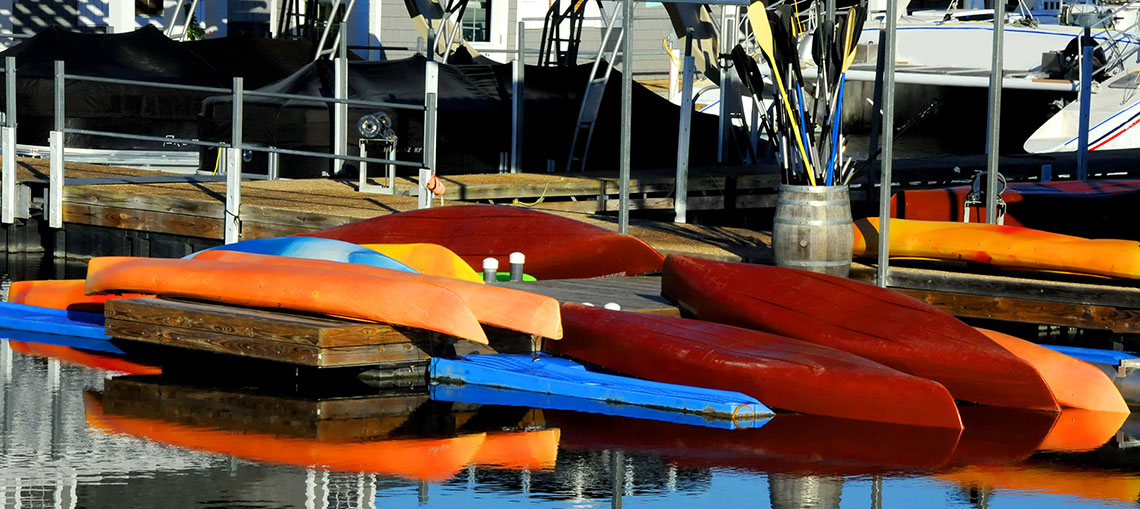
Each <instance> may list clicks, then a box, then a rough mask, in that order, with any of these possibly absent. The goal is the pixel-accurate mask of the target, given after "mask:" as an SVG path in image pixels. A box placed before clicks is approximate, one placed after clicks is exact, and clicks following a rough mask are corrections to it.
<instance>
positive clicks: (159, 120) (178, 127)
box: [0, 26, 230, 149]
mask: <svg viewBox="0 0 1140 509" xmlns="http://www.w3.org/2000/svg"><path fill="white" fill-rule="evenodd" d="M8 56H14V57H16V69H17V82H16V101H17V121H18V123H19V125H18V127H19V128H18V132H17V136H18V141H19V142H20V143H28V144H34V145H46V144H47V134H48V131H50V130H51V129H52V123H53V118H54V111H55V106H54V92H53V91H54V83H53V76H54V74H55V71H54V65H55V64H54V62H55V61H56V60H62V61H63V62H64V67H65V72H66V73H67V74H76V75H85V76H97V77H105V78H119V79H128V80H140V81H156V82H162V83H178V84H183V85H198V86H213V87H229V86H230V85H229V80H224V79H222V78H221V76H219V75H218V73H217V72H216V71H215V70H214V69H213V67H211V66H210V65H209V64H208V63H206V62H205V61H203V60H202V59H201V58H199V57H198V56H197V55H195V54H193V53H192V52H190V51H188V50H186V49H185V48H183V47H182V46H180V45H179V44H178V43H177V42H174V41H172V40H170V38H168V37H166V36H164V35H163V34H162V32H160V31H159V30H158V29H157V28H154V27H152V26H147V27H144V28H142V29H139V30H136V31H134V32H130V33H124V34H83V33H77V32H67V31H63V30H60V29H58V28H55V27H52V28H48V29H46V30H44V31H42V32H40V33H39V34H37V35H36V36H35V37H32V38H31V39H28V40H26V41H24V42H22V43H20V44H18V45H16V46H13V47H12V48H9V49H8V50H6V51H4V52H3V53H0V57H8ZM0 87H2V86H0ZM209 95H211V94H208V93H204V92H191V91H185V90H174V89H166V88H155V87H144V86H138V85H119V84H111V83H97V82H89V81H78V80H69V81H68V83H67V88H66V94H65V101H64V102H65V111H66V114H67V123H66V127H70V128H78V129H92V130H103V131H112V132H122V133H135V134H144V135H151V136H175V137H188V138H193V137H194V136H196V134H197V132H196V130H195V125H194V119H195V116H196V114H197V112H198V111H199V109H200V105H201V101H202V99H204V98H205V97H208V96H209ZM66 144H67V146H69V147H84V148H115V149H121V148H147V149H156V148H173V147H169V146H167V147H162V144H155V143H150V142H141V141H137V140H124V139H116V138H106V137H88V136H82V135H68V137H67V140H66Z"/></svg>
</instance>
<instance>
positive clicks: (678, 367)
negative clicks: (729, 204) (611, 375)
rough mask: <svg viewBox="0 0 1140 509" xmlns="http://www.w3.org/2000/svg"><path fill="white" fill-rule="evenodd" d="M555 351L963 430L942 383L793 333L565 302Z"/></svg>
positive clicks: (849, 412) (667, 376) (808, 404)
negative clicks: (562, 330) (562, 328)
mask: <svg viewBox="0 0 1140 509" xmlns="http://www.w3.org/2000/svg"><path fill="white" fill-rule="evenodd" d="M562 313H563V320H564V326H565V327H566V337H565V338H564V339H563V340H562V341H559V342H555V343H549V344H548V345H546V348H547V349H548V350H550V351H553V352H555V353H559V354H562V355H566V356H569V357H573V358H576V359H581V360H583V361H586V362H589V363H591V364H596V365H599V366H602V367H604V368H607V369H612V370H614V371H618V372H621V373H625V374H627V375H631V376H635V377H639V378H645V379H648V380H655V381H659V382H666V383H673V384H681V385H692V386H697V387H708V388H712V389H721V390H731V391H739V392H743V393H745V394H747V395H749V396H752V397H754V398H756V399H759V400H760V401H763V402H764V403H765V404H766V405H768V406H771V407H773V408H777V409H783V410H792V411H797V412H803V413H809V414H814V415H825V416H832V417H842V418H846V419H857V420H866V421H877V422H890V423H897V424H908V425H918V426H936V427H945V428H954V429H960V428H961V426H962V424H961V420H960V419H959V417H958V410H957V407H956V406H955V404H954V399H953V398H952V397H950V394H949V393H948V392H947V391H946V389H945V388H944V387H942V386H941V385H939V384H937V383H935V382H932V381H930V380H925V379H921V378H918V377H914V376H911V375H907V374H905V373H901V372H898V371H896V370H893V369H891V368H888V367H886V366H883V365H880V364H877V363H874V362H871V361H868V360H866V359H863V358H860V357H858V356H855V355H852V354H849V353H847V352H842V351H839V350H835V349H832V348H828V347H825V346H820V345H814V344H811V343H807V342H804V341H799V340H795V339H791V338H785V337H780V336H775V335H772V334H765V333H762V332H757V331H752V330H747V329H741V328H738V327H730V326H725V325H720V324H715V323H710V322H704V321H699V320H689V319H684V318H674V317H665V316H654V315H645V314H640V313H628V312H621V311H610V310H606V309H599V308H594V307H590V306H583V305H578V304H564V305H563V307H562Z"/></svg>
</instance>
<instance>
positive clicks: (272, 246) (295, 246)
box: [186, 237, 419, 274]
mask: <svg viewBox="0 0 1140 509" xmlns="http://www.w3.org/2000/svg"><path fill="white" fill-rule="evenodd" d="M215 250H220V251H239V252H242V253H253V254H261V255H276V256H288V257H292V258H307V259H310V260H327V261H331V262H344V263H356V264H360V265H371V266H373V267H382V268H385V269H394V270H402V271H404V272H412V273H416V274H418V273H419V272H417V271H416V270H415V269H413V268H411V267H409V266H407V265H404V264H403V263H401V262H399V261H397V260H395V259H393V258H390V257H388V256H385V255H382V254H380V253H377V252H376V251H373V250H371V249H368V248H366V247H361V246H358V245H356V244H353V243H351V242H344V241H340V240H333V239H320V238H315V237H278V238H274V239H254V240H243V241H241V242H235V243H233V244H225V245H222V246H217V247H211V248H209V249H203V250H202V251H198V252H197V253H192V254H190V255H187V256H186V258H194V257H195V256H197V255H198V253H202V252H205V251H215Z"/></svg>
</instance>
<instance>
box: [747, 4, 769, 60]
mask: <svg viewBox="0 0 1140 509" xmlns="http://www.w3.org/2000/svg"><path fill="white" fill-rule="evenodd" d="M748 24H750V25H752V35H754V36H755V37H756V44H758V45H760V50H761V51H763V52H764V55H765V56H767V57H768V59H769V60H771V58H772V55H773V54H774V53H773V52H772V49H773V47H772V26H771V25H769V24H768V11H767V10H765V7H764V2H760V1H756V2H752V3H751V4H750V5H749V6H748Z"/></svg>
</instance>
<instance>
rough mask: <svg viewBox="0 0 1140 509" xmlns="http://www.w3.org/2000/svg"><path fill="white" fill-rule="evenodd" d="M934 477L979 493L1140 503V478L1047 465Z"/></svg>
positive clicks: (963, 471) (979, 468) (971, 469)
mask: <svg viewBox="0 0 1140 509" xmlns="http://www.w3.org/2000/svg"><path fill="white" fill-rule="evenodd" d="M937 477H939V478H941V479H944V480H947V481H953V482H955V483H958V484H960V485H962V486H965V487H976V488H982V489H994V488H1000V489H1007V490H1018V491H1029V492H1037V493H1052V494H1056V495H1070V496H1076V497H1081V498H1086V499H1090V500H1110V501H1120V502H1125V503H1127V504H1135V503H1136V500H1137V499H1140V476H1137V475H1136V474H1133V473H1128V472H1116V471H1111V470H1095V471H1089V470H1073V469H1071V468H1054V467H1052V466H1050V465H1047V464H1041V465H1018V466H992V465H984V466H983V465H977V466H971V467H966V468H961V469H956V470H953V471H950V472H945V473H940V474H937Z"/></svg>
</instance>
